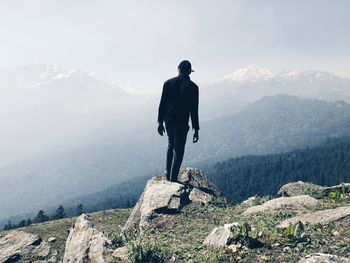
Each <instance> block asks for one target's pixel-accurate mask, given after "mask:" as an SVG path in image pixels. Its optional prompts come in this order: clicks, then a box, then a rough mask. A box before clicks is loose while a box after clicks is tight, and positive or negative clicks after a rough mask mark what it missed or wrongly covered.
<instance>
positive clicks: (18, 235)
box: [0, 230, 50, 263]
mask: <svg viewBox="0 0 350 263" xmlns="http://www.w3.org/2000/svg"><path fill="white" fill-rule="evenodd" d="M49 253H50V246H49V245H48V244H47V243H46V242H44V241H43V240H42V239H41V238H40V237H39V236H38V235H36V234H31V233H26V232H23V231H16V230H15V231H11V232H9V233H8V234H7V235H6V236H5V237H3V238H1V239H0V262H28V263H29V262H33V261H37V262H47V258H48V255H49Z"/></svg>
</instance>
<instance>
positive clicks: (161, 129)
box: [158, 123, 165, 136]
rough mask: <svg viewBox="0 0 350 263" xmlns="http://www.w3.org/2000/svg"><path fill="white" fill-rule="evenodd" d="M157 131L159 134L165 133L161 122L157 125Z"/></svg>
mask: <svg viewBox="0 0 350 263" xmlns="http://www.w3.org/2000/svg"><path fill="white" fill-rule="evenodd" d="M158 133H159V135H160V136H163V134H164V133H165V128H164V126H163V123H160V124H159V125H158Z"/></svg>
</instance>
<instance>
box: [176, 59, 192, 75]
mask: <svg viewBox="0 0 350 263" xmlns="http://www.w3.org/2000/svg"><path fill="white" fill-rule="evenodd" d="M177 68H178V69H179V70H180V72H182V73H190V72H194V70H192V65H191V63H190V62H189V61H188V60H183V61H181V62H180V64H179V66H178V67H177Z"/></svg>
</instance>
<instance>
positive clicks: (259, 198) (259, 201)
mask: <svg viewBox="0 0 350 263" xmlns="http://www.w3.org/2000/svg"><path fill="white" fill-rule="evenodd" d="M271 199H272V196H270V195H267V196H257V197H255V198H254V199H253V201H252V205H253V206H254V205H262V204H263V203H265V202H267V201H269V200H271Z"/></svg>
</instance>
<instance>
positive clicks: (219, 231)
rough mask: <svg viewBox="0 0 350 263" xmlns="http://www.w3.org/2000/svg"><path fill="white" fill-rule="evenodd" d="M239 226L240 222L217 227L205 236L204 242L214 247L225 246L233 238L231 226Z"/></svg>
mask: <svg viewBox="0 0 350 263" xmlns="http://www.w3.org/2000/svg"><path fill="white" fill-rule="evenodd" d="M235 226H236V227H238V226H239V224H238V223H232V224H225V225H223V226H219V227H215V228H214V229H213V230H212V231H211V232H210V234H209V235H208V236H207V237H206V238H205V240H204V242H203V244H204V245H207V246H212V247H225V246H227V245H228V244H229V242H230V239H231V228H232V227H235Z"/></svg>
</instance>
